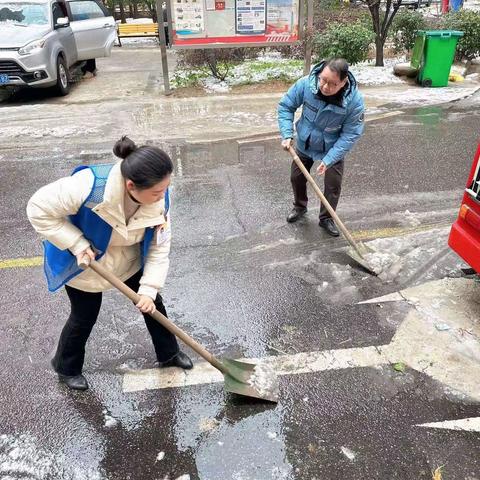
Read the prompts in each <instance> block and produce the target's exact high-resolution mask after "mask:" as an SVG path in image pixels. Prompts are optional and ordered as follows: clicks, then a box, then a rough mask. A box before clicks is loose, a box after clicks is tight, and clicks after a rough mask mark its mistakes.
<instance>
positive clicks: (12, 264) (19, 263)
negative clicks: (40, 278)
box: [0, 257, 43, 270]
mask: <svg viewBox="0 0 480 480" xmlns="http://www.w3.org/2000/svg"><path fill="white" fill-rule="evenodd" d="M40 265H43V257H30V258H28V257H27V258H7V259H5V260H0V270H3V269H5V268H24V267H38V266H40Z"/></svg>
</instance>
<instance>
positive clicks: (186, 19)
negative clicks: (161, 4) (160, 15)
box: [173, 0, 204, 35]
mask: <svg viewBox="0 0 480 480" xmlns="http://www.w3.org/2000/svg"><path fill="white" fill-rule="evenodd" d="M173 17H174V19H175V25H176V28H177V31H178V32H179V33H181V34H183V35H190V34H191V33H198V32H203V30H204V7H203V1H202V0H175V2H174V3H173Z"/></svg>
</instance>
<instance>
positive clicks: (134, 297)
mask: <svg viewBox="0 0 480 480" xmlns="http://www.w3.org/2000/svg"><path fill="white" fill-rule="evenodd" d="M79 266H80V267H81V268H88V267H90V268H91V269H92V270H94V271H95V272H96V273H98V274H99V275H100V276H101V277H102V278H104V279H105V280H107V281H108V282H110V283H111V284H112V285H113V286H114V287H115V288H117V289H118V290H120V292H122V293H123V294H124V295H125V296H127V297H128V298H129V299H130V300H131V301H132V302H133V303H134V304H135V305H136V304H137V303H138V302H139V301H140V295H138V293H136V292H134V291H133V290H132V289H131V288H130V287H128V286H127V285H125V284H124V283H123V282H122V281H121V280H120V279H118V278H117V277H116V276H115V275H114V274H113V273H111V272H109V271H108V270H106V269H105V268H104V267H102V265H100V264H99V263H98V262H97V261H95V260H91V261H90V262H88V261H85V260H84V261H83V262H81V263H80V264H79ZM149 315H150V316H151V317H152V318H154V319H155V320H156V321H157V322H158V323H160V324H161V325H163V326H164V327H165V328H166V329H167V330H168V331H169V332H171V333H173V334H174V335H175V336H177V337H178V338H179V339H180V340H182V342H184V343H185V344H186V345H188V346H189V347H190V348H192V349H193V350H195V352H197V353H198V354H199V355H200V356H201V357H203V358H204V359H205V360H206V361H207V362H208V363H210V364H211V365H212V366H214V367H215V368H216V369H217V370H220V371H221V372H222V373H226V368H225V367H224V365H223V364H222V363H221V362H220V361H219V360H218V359H217V358H215V357H214V356H213V355H212V354H211V353H210V352H208V351H207V350H206V349H205V348H203V347H202V345H200V344H199V343H197V342H196V341H195V340H194V339H193V338H191V337H190V336H189V335H187V334H186V333H185V332H184V331H183V330H182V329H180V328H179V327H177V326H176V325H175V324H174V323H172V322H171V321H170V320H169V319H168V318H167V317H166V316H165V315H162V314H161V313H160V312H159V311H157V310H155V311H154V312H153V313H149Z"/></svg>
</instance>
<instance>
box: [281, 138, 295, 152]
mask: <svg viewBox="0 0 480 480" xmlns="http://www.w3.org/2000/svg"><path fill="white" fill-rule="evenodd" d="M290 147H293V138H287V139H285V140H282V148H283V149H284V150H288V149H289V148H290Z"/></svg>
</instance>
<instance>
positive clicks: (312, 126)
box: [278, 62, 365, 167]
mask: <svg viewBox="0 0 480 480" xmlns="http://www.w3.org/2000/svg"><path fill="white" fill-rule="evenodd" d="M324 66H325V62H321V63H319V64H317V65H315V66H314V67H313V68H312V71H311V72H310V75H308V76H306V77H303V78H301V79H300V80H298V81H297V82H296V83H295V84H294V85H292V87H290V89H289V90H288V92H287V93H286V94H285V95H284V96H283V98H282V99H281V100H280V103H279V104H278V126H279V129H280V133H281V135H282V137H283V138H284V139H286V138H293V120H294V115H295V111H296V110H297V109H298V108H299V107H300V106H302V105H303V111H302V116H301V117H300V119H299V120H298V122H297V123H296V125H295V129H296V132H297V148H298V149H299V150H300V151H301V152H302V153H304V154H305V155H307V156H309V157H311V158H313V160H322V161H323V162H324V163H325V165H326V166H327V167H330V166H332V165H333V164H335V163H337V162H339V161H340V160H343V159H344V157H345V155H346V154H347V153H348V152H349V151H350V149H351V148H352V147H353V145H354V144H355V142H356V141H357V140H358V138H359V137H360V135H361V134H362V132H363V122H364V110H365V106H364V104H363V97H362V95H361V93H360V92H359V91H358V88H357V82H356V80H355V77H354V76H353V75H352V74H351V73H350V72H348V83H347V87H346V92H345V95H344V97H343V105H342V106H341V107H339V106H337V105H332V104H327V103H325V102H324V101H322V100H321V99H320V98H319V97H318V95H317V92H318V85H317V81H318V80H317V79H318V74H319V72H321V71H322V70H323V68H324ZM307 139H309V141H308V142H307ZM305 142H307V145H308V149H307V148H306V145H305Z"/></svg>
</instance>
